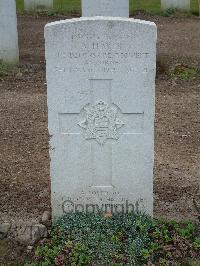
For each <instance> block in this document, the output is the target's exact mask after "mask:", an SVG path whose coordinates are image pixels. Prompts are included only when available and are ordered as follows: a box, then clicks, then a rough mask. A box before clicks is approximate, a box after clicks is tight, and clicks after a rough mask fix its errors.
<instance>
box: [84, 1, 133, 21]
mask: <svg viewBox="0 0 200 266" xmlns="http://www.w3.org/2000/svg"><path fill="white" fill-rule="evenodd" d="M82 16H83V17H93V16H109V17H129V0H82Z"/></svg>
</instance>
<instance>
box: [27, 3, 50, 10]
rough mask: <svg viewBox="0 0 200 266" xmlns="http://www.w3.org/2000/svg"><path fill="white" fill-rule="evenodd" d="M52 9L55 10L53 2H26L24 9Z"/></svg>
mask: <svg viewBox="0 0 200 266" xmlns="http://www.w3.org/2000/svg"><path fill="white" fill-rule="evenodd" d="M51 8H53V0H24V9H25V10H26V11H29V10H36V9H51Z"/></svg>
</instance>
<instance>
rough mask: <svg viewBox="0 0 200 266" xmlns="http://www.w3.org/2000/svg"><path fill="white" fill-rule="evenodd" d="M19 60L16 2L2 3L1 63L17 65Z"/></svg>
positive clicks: (0, 8) (13, 0) (0, 16)
mask: <svg viewBox="0 0 200 266" xmlns="http://www.w3.org/2000/svg"><path fill="white" fill-rule="evenodd" d="M18 60H19V49H18V33H17V17H16V3H15V0H9V1H8V0H1V1H0V61H4V62H7V63H17V62H18Z"/></svg>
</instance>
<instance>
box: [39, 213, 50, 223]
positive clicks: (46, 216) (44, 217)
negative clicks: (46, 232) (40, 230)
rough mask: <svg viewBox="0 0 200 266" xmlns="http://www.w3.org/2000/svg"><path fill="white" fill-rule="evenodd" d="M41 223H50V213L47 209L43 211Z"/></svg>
mask: <svg viewBox="0 0 200 266" xmlns="http://www.w3.org/2000/svg"><path fill="white" fill-rule="evenodd" d="M41 223H42V224H44V225H46V226H50V225H51V213H50V212H49V211H45V212H44V213H43V215H42V218H41Z"/></svg>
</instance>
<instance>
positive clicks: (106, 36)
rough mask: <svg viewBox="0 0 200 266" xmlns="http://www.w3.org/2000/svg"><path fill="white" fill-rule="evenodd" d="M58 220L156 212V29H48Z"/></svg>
mask: <svg viewBox="0 0 200 266" xmlns="http://www.w3.org/2000/svg"><path fill="white" fill-rule="evenodd" d="M45 40H46V63H47V82H48V116H49V122H48V123H49V124H48V126H49V134H50V147H51V148H50V157H51V182H52V211H53V217H54V219H55V218H56V217H58V216H61V215H62V214H64V213H67V212H70V211H85V212H89V211H95V212H98V211H100V210H101V211H106V212H109V211H111V212H118V211H121V212H123V211H124V212H126V211H128V210H129V211H132V210H133V208H134V210H136V209H137V208H138V209H139V210H142V211H146V212H147V213H150V214H152V212H153V155H154V87H155V80H154V79H155V67H156V26H155V24H154V23H152V22H146V21H140V20H134V19H122V18H105V17H93V18H81V19H72V20H65V21H60V22H53V23H50V24H47V26H46V27H45Z"/></svg>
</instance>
